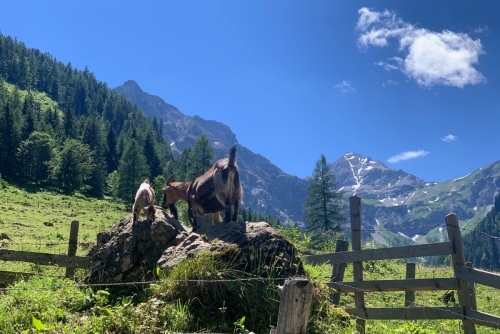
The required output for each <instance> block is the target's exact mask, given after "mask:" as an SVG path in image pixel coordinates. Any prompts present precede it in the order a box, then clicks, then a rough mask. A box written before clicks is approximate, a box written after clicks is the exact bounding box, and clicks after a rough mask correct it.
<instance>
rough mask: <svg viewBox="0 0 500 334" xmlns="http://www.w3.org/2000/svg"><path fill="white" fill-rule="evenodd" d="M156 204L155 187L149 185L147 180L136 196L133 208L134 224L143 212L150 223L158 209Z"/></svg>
mask: <svg viewBox="0 0 500 334" xmlns="http://www.w3.org/2000/svg"><path fill="white" fill-rule="evenodd" d="M154 203H155V191H154V189H153V187H151V185H150V184H149V179H145V180H144V182H142V184H141V185H140V187H139V189H138V190H137V193H136V194H135V202H134V206H133V207H132V215H133V224H134V225H135V223H136V222H137V220H138V219H139V217H140V216H141V210H143V211H144V215H145V216H146V219H147V220H148V221H151V220H152V219H154V216H155V213H156V209H155V206H154Z"/></svg>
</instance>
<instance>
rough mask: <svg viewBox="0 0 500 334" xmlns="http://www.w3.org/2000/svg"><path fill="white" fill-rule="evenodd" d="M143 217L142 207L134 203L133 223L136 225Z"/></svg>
mask: <svg viewBox="0 0 500 334" xmlns="http://www.w3.org/2000/svg"><path fill="white" fill-rule="evenodd" d="M140 217H141V207H140V206H138V205H135V204H134V207H133V208H132V224H133V225H135V224H136V223H137V221H138V220H139V218H140Z"/></svg>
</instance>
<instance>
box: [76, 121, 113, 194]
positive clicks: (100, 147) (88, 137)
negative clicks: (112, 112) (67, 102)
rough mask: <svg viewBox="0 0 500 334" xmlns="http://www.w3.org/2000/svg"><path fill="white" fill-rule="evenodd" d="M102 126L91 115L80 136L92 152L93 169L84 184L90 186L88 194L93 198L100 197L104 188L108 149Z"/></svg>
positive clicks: (100, 122)
mask: <svg viewBox="0 0 500 334" xmlns="http://www.w3.org/2000/svg"><path fill="white" fill-rule="evenodd" d="M102 124H103V123H102V120H101V119H100V118H99V117H97V116H96V115H95V114H93V115H91V116H90V117H89V118H88V119H87V122H86V123H85V126H84V128H83V135H82V142H83V143H84V144H87V145H88V146H89V147H90V148H91V150H92V159H93V161H94V168H93V169H92V172H91V175H90V177H89V179H88V181H87V182H86V184H87V185H88V186H90V189H89V191H88V193H89V194H90V195H92V196H94V197H102V196H103V195H104V189H105V187H106V175H107V165H106V155H107V151H108V148H107V145H106V140H105V138H104V129H103V127H102Z"/></svg>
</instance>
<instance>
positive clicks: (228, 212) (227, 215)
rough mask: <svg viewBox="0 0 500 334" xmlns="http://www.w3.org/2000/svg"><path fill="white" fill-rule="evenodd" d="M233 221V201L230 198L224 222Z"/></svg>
mask: <svg viewBox="0 0 500 334" xmlns="http://www.w3.org/2000/svg"><path fill="white" fill-rule="evenodd" d="M230 221H231V203H229V200H228V201H227V202H226V215H225V216H224V222H226V223H228V222H230Z"/></svg>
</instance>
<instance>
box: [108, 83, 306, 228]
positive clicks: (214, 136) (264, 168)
mask: <svg viewBox="0 0 500 334" xmlns="http://www.w3.org/2000/svg"><path fill="white" fill-rule="evenodd" d="M115 90H116V91H117V92H118V93H121V94H123V95H124V96H125V98H126V99H127V100H128V101H129V102H131V103H134V104H135V105H137V106H138V107H139V108H140V109H142V110H143V112H144V113H145V114H146V115H147V116H150V117H156V118H157V119H158V120H160V119H161V120H162V122H163V133H164V134H165V135H166V136H167V137H168V138H169V140H170V143H171V147H172V150H173V151H174V152H177V153H180V152H181V151H182V150H183V149H184V148H186V147H188V146H193V145H194V143H195V142H196V140H197V139H198V137H199V136H200V135H202V134H205V135H206V136H207V137H208V139H209V141H210V143H211V145H212V147H213V148H214V153H215V158H216V159H220V158H223V157H226V156H227V153H228V150H229V147H231V146H232V145H233V144H235V143H238V141H237V139H236V135H235V134H234V133H233V132H232V131H231V129H230V128H229V127H228V126H227V125H225V124H222V123H220V122H217V121H214V120H205V119H203V118H201V117H198V116H194V117H190V116H186V115H184V114H182V113H181V112H180V111H179V110H178V109H177V108H176V107H174V106H172V105H170V104H168V103H166V102H165V101H163V100H162V99H161V98H159V97H158V96H155V95H151V94H148V93H146V92H144V91H143V90H142V89H141V87H140V86H139V85H138V84H137V83H136V82H135V81H133V80H129V81H126V82H125V83H124V84H123V85H121V86H119V87H116V88H115ZM237 157H238V166H239V168H240V175H241V182H242V185H243V202H244V203H243V205H242V207H247V208H251V209H252V210H253V211H256V212H260V213H263V214H271V215H273V216H274V217H277V218H279V219H280V220H281V221H282V222H283V221H285V220H286V219H291V220H294V221H301V220H302V204H303V202H304V198H305V196H306V191H307V181H306V180H304V179H301V178H299V177H297V176H293V175H289V174H286V173H285V172H283V171H282V170H281V169H280V168H278V167H277V166H275V165H273V164H272V163H271V162H270V161H269V160H268V159H266V158H264V157H263V156H261V155H260V154H256V153H254V152H252V151H251V150H249V149H247V148H246V147H244V146H242V145H239V144H238V146H237Z"/></svg>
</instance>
